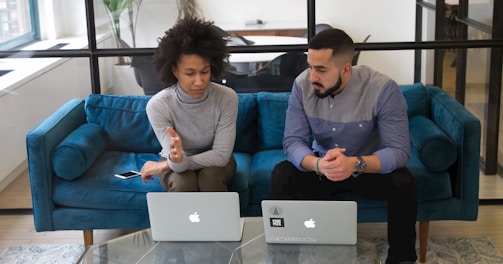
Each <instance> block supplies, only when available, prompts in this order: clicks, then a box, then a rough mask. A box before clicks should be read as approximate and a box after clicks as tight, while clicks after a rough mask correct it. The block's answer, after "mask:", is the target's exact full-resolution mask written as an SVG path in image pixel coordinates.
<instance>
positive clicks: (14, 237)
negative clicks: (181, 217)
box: [0, 172, 503, 254]
mask: <svg viewBox="0 0 503 264" xmlns="http://www.w3.org/2000/svg"><path fill="white" fill-rule="evenodd" d="M29 186H30V185H29V178H28V173H27V172H25V173H23V174H22V175H20V176H19V178H18V179H17V180H16V181H14V182H13V183H12V184H11V185H10V186H8V187H7V188H6V190H4V191H3V192H0V209H4V211H3V212H1V211H0V252H2V251H3V250H4V249H5V248H7V247H8V246H9V245H18V244H82V243H83V235H82V231H55V232H35V230H34V226H33V215H31V214H24V213H15V212H18V211H10V210H7V211H5V209H9V208H31V194H30V189H29ZM480 197H481V199H485V200H486V202H487V201H499V200H503V177H501V176H499V175H491V176H487V175H483V174H481V175H480ZM493 199H494V200H493ZM502 226H503V204H491V205H481V206H480V207H479V217H478V220H477V221H434V222H431V223H430V237H444V236H487V237H489V238H491V240H492V241H493V242H494V244H495V245H496V247H497V248H498V250H499V251H500V252H502V254H503V228H501V227H502ZM132 231H135V230H96V231H95V232H94V242H95V243H98V242H102V241H106V240H110V239H112V238H115V237H118V236H121V235H124V234H126V233H129V232H132ZM358 236H359V237H386V224H385V223H362V224H358Z"/></svg>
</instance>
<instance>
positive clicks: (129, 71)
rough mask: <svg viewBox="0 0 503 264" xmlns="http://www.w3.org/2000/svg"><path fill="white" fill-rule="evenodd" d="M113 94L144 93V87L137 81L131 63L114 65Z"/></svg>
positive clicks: (111, 91)
mask: <svg viewBox="0 0 503 264" xmlns="http://www.w3.org/2000/svg"><path fill="white" fill-rule="evenodd" d="M112 74H113V85H112V88H111V89H110V93H112V94H131V95H144V93H143V89H142V88H141V87H140V86H139V85H138V84H137V83H136V79H135V76H134V70H133V68H132V67H131V65H113V66H112Z"/></svg>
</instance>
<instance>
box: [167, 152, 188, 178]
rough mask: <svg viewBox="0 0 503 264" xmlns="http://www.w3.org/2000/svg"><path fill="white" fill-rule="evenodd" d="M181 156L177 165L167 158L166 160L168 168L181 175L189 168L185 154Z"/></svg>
mask: <svg viewBox="0 0 503 264" xmlns="http://www.w3.org/2000/svg"><path fill="white" fill-rule="evenodd" d="M182 155H183V159H182V161H181V162H179V163H175V162H173V161H171V160H170V159H169V156H168V159H167V160H168V165H169V168H170V169H171V170H172V171H174V172H176V173H182V172H184V171H186V170H187V168H188V167H189V159H188V158H187V155H185V152H182Z"/></svg>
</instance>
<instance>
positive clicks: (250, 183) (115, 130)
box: [26, 83, 480, 254]
mask: <svg viewBox="0 0 503 264" xmlns="http://www.w3.org/2000/svg"><path fill="white" fill-rule="evenodd" d="M401 90H402V93H403V94H404V96H405V98H406V100H407V104H408V115H409V123H410V124H409V125H410V137H411V159H410V162H409V164H408V168H409V169H410V171H411V172H412V174H413V175H414V177H415V178H416V181H417V186H418V199H419V209H418V216H417V220H418V221H419V222H420V225H419V226H420V240H421V241H420V243H421V245H420V247H421V254H423V253H424V254H425V252H426V251H425V250H426V241H427V236H428V223H429V221H432V220H476V218H477V212H478V184H479V151H480V150H479V148H480V123H479V120H478V119H477V118H475V117H474V116H473V115H472V114H470V113H469V112H468V111H467V110H466V109H465V108H464V107H463V106H462V105H461V104H459V103H457V102H456V101H455V100H454V99H453V98H452V97H450V96H449V95H448V94H447V93H445V92H444V91H443V90H441V89H440V88H438V87H425V86H423V85H422V84H420V83H416V84H413V85H404V86H401ZM288 96H289V93H288V92H278V93H267V92H259V93H249V94H239V113H238V120H237V138H236V144H235V148H234V157H235V158H236V161H237V173H236V176H235V178H234V180H233V181H232V182H231V184H230V185H229V190H230V191H234V192H237V193H239V197H240V206H241V214H242V216H260V214H261V210H260V202H261V201H262V200H263V199H267V198H268V194H269V179H270V174H271V170H272V169H273V167H274V165H275V164H277V163H279V162H280V161H282V160H284V159H285V154H284V153H283V150H282V138H283V130H284V120H285V111H286V108H287V100H288ZM149 98H150V97H149V96H125V95H122V96H121V95H90V96H89V97H88V98H87V99H85V100H84V99H73V100H71V101H69V102H67V103H66V104H64V105H63V106H61V107H60V108H59V109H58V110H57V111H56V112H54V113H53V114H52V115H50V116H49V117H47V118H46V119H45V120H44V121H43V122H41V123H40V124H39V125H37V126H36V127H35V128H34V129H32V130H31V131H30V132H29V133H28V134H27V138H26V143H27V151H28V165H29V174H30V184H31V191H32V196H33V197H32V198H33V214H34V221H35V229H36V230H37V231H53V230H84V241H85V244H86V245H89V244H92V230H93V229H116V228H146V227H149V219H148V212H147V203H146V197H145V194H146V193H147V192H160V191H164V190H163V189H162V187H161V186H160V185H159V183H158V182H157V178H156V177H154V178H155V179H154V181H151V182H148V183H147V184H146V185H144V184H143V183H142V182H141V179H140V178H139V177H137V178H134V179H130V180H122V179H119V178H116V177H114V176H113V174H114V173H116V172H122V171H127V170H139V169H140V168H141V167H142V165H143V163H144V162H145V161H147V160H157V159H158V158H159V156H158V154H157V153H158V152H159V151H160V145H159V143H158V141H157V139H156V137H155V136H154V133H153V131H152V128H151V127H150V125H149V122H148V119H147V117H146V114H145V106H146V103H147V101H148V100H149ZM338 199H350V200H356V201H357V203H358V221H359V222H383V221H386V203H385V202H384V201H370V200H367V199H363V198H362V197H357V196H355V195H353V194H344V195H341V196H340V197H338ZM423 251H424V252H423Z"/></svg>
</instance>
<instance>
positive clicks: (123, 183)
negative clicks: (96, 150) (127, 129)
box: [52, 151, 165, 210]
mask: <svg viewBox="0 0 503 264" xmlns="http://www.w3.org/2000/svg"><path fill="white" fill-rule="evenodd" d="M159 158H160V157H159V155H158V154H153V153H132V152H119V151H105V152H103V154H102V155H101V156H100V157H99V158H98V159H97V160H96V163H95V164H94V165H93V166H91V168H89V170H87V171H86V172H85V173H84V174H83V175H82V176H81V177H79V178H77V179H75V180H73V181H67V180H62V179H59V178H55V180H54V183H53V192H52V199H53V201H54V203H56V204H58V205H61V206H69V207H78V208H91V209H126V210H136V209H146V208H147V201H146V197H145V195H146V193H147V192H163V191H165V190H164V188H163V187H162V186H161V185H160V184H159V182H158V179H157V177H154V178H153V180H152V181H148V182H147V184H143V182H142V180H141V177H135V178H132V179H120V178H117V177H114V174H115V173H117V172H123V171H129V170H136V171H139V170H140V169H141V167H142V166H143V164H144V163H145V162H146V161H147V160H158V159H159Z"/></svg>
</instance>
